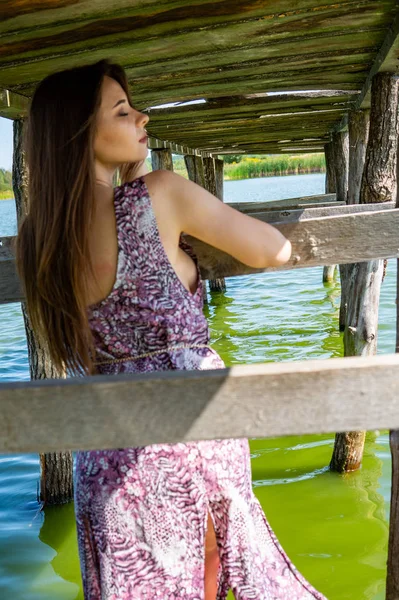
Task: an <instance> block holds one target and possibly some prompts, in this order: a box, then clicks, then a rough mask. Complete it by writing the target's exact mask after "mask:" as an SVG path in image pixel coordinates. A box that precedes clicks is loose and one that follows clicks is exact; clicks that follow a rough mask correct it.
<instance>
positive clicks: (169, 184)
mask: <svg viewBox="0 0 399 600" xmlns="http://www.w3.org/2000/svg"><path fill="white" fill-rule="evenodd" d="M142 178H143V180H144V181H145V183H146V185H147V187H148V189H149V190H150V192H151V188H152V189H153V190H154V191H157V190H158V189H162V191H163V192H164V193H165V192H167V191H168V190H173V189H174V187H175V186H176V185H179V181H180V180H182V179H183V180H184V178H183V177H181V176H180V175H177V174H176V173H173V171H166V170H164V169H158V170H156V171H151V173H147V174H146V175H143V176H142Z"/></svg>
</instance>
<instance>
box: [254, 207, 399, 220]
mask: <svg viewBox="0 0 399 600" xmlns="http://www.w3.org/2000/svg"><path fill="white" fill-rule="evenodd" d="M394 208H395V202H383V203H381V204H352V205H349V204H345V203H344V202H334V203H332V202H331V203H330V204H329V205H322V206H317V208H294V209H285V210H279V209H275V210H261V211H259V212H258V211H254V212H252V211H250V212H248V214H249V215H250V216H251V217H255V218H256V219H259V220H260V221H263V222H265V223H273V225H274V224H275V223H281V224H283V223H297V222H298V221H306V220H307V219H319V218H320V217H337V216H339V215H354V214H356V213H363V212H377V211H381V210H392V209H394Z"/></svg>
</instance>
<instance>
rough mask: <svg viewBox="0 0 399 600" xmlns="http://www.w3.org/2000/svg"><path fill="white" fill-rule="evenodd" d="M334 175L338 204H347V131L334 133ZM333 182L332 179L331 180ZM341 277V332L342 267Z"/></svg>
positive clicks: (342, 317) (342, 310)
mask: <svg viewBox="0 0 399 600" xmlns="http://www.w3.org/2000/svg"><path fill="white" fill-rule="evenodd" d="M331 155H332V158H333V165H334V169H333V170H334V173H335V190H336V200H337V202H345V203H346V200H347V197H348V165H349V136H348V132H347V131H340V132H336V133H333V136H332V150H331ZM330 180H331V179H330ZM339 272H340V277H341V306H340V311H339V328H340V331H343V330H344V327H345V308H346V304H347V302H346V286H345V285H344V281H345V273H344V270H343V268H342V266H341V265H340V267H339Z"/></svg>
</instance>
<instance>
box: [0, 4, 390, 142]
mask: <svg viewBox="0 0 399 600" xmlns="http://www.w3.org/2000/svg"><path fill="white" fill-rule="evenodd" d="M39 4H40V7H39ZM55 4H56V5H55ZM395 7H396V1H395V0H378V1H377V0H371V1H370V2H366V3H361V6H360V5H359V6H358V5H357V4H356V3H353V2H349V3H348V2H339V3H337V2H334V1H333V0H328V1H326V2H324V3H323V5H319V4H317V3H316V2H315V1H314V0H300V1H299V2H297V3H296V4H295V7H293V6H292V2H290V1H289V0H279V1H278V2H275V3H269V4H268V3H266V4H265V3H259V2H257V3H256V2H255V3H254V2H252V3H249V4H248V2H246V1H245V0H237V1H236V0H235V1H234V2H232V3H227V4H226V2H222V1H218V2H216V3H215V2H211V0H198V2H197V3H196V5H195V6H192V5H188V4H187V3H186V2H184V1H183V0H175V1H174V2H173V3H171V2H170V1H167V0H159V2H157V3H154V2H153V1H152V0H145V1H138V0H133V1H128V0H115V2H114V3H113V4H112V7H110V6H109V5H107V6H106V3H105V1H104V0H82V1H81V2H76V1H75V0H61V1H60V2H58V3H54V0H44V1H43V2H40V3H38V2H37V1H35V2H31V3H22V4H21V2H19V1H18V0H10V1H9V2H8V3H7V4H6V5H5V6H4V7H2V9H1V12H0V14H2V15H4V18H2V19H1V24H0V35H1V38H2V46H1V48H0V85H1V86H2V87H3V88H8V89H10V90H11V91H12V92H18V93H21V94H24V95H26V96H31V95H32V93H33V91H34V89H35V86H36V84H37V82H38V81H40V80H41V79H42V78H43V77H44V76H46V75H48V74H49V73H51V72H54V71H57V70H60V69H64V68H68V67H71V66H75V65H81V64H87V63H91V62H94V61H95V60H98V59H100V58H104V56H109V57H111V58H112V59H113V60H115V61H117V62H120V63H121V64H122V65H123V66H125V67H126V69H127V74H128V78H129V83H130V85H131V88H132V91H133V98H134V102H135V105H137V106H138V107H139V108H148V107H150V106H154V104H157V103H158V104H161V103H162V104H164V103H168V102H174V101H182V100H190V101H191V100H195V99H202V98H205V99H206V100H207V101H209V100H212V99H216V100H217V99H218V98H219V97H223V98H226V97H228V96H234V97H237V96H238V97H239V98H241V104H240V106H239V107H238V109H237V111H236V114H234V109H233V103H231V104H230V106H225V107H223V106H221V105H219V108H218V110H217V114H216V113H215V114H214V115H213V116H212V117H211V118H210V117H209V114H208V113H207V111H209V110H215V108H213V109H212V107H209V106H207V105H205V106H204V114H203V116H202V117H201V111H200V110H199V112H198V114H197V122H196V124H195V125H194V124H193V123H190V122H189V119H188V117H187V119H186V120H184V115H183V114H182V116H181V117H180V124H179V123H177V122H174V120H173V118H169V122H167V123H166V122H165V114H166V113H164V116H163V117H161V115H159V118H160V120H159V122H158V123H157V121H156V118H157V115H155V114H154V121H153V123H152V124H150V133H151V134H152V135H153V136H154V137H158V138H161V139H167V140H168V141H169V142H171V143H174V144H176V145H178V146H179V145H186V146H189V147H190V148H197V149H199V150H200V151H203V152H211V153H212V152H215V153H216V149H220V147H222V149H224V150H232V149H233V148H234V147H236V148H237V146H235V144H237V143H238V144H239V146H238V147H239V151H240V152H262V151H263V152H269V153H270V152H285V151H287V152H299V151H300V150H301V149H302V150H303V148H300V143H301V142H303V141H304V139H305V138H309V137H312V138H315V139H314V142H315V144H314V146H313V148H316V150H321V145H322V143H324V142H326V141H327V135H328V132H329V130H330V128H331V127H333V126H334V124H335V123H336V121H337V117H339V119H341V116H342V114H343V113H344V112H345V111H347V110H348V109H349V107H350V103H351V102H353V101H354V99H355V98H354V97H355V95H356V94H357V93H358V92H359V91H360V90H361V89H362V86H364V84H365V80H366V78H367V74H368V71H369V65H370V64H372V63H373V61H374V62H375V61H376V60H377V59H378V56H382V54H381V51H380V55H378V52H379V50H380V48H381V44H383V42H384V38H385V37H386V32H387V29H388V27H389V26H390V25H391V22H392V19H393V15H394V10H395ZM39 8H40V10H39ZM211 8H212V10H210V9H211ZM132 56H134V57H135V60H134V61H133V60H132ZM396 57H397V53H396V50H395V51H393V52H392V51H391V56H390V59H389V60H390V62H391V63H392V64H394V61H395V58H396ZM384 60H385V59H384ZM298 88H299V89H304V90H308V91H310V90H315V89H318V90H320V89H322V88H325V90H328V91H326V92H325V93H326V95H328V94H331V93H332V92H331V90H337V92H338V94H339V95H341V96H342V97H343V98H342V99H338V97H337V101H336V102H332V97H331V100H328V101H327V102H326V103H325V104H324V107H323V103H324V100H323V101H321V100H320V103H319V100H318V99H317V98H316V97H315V95H313V97H312V96H311V95H309V98H308V100H304V101H303V103H302V105H301V106H299V105H297V107H296V108H295V109H292V111H291V112H288V114H287V111H286V110H285V109H283V110H282V111H281V112H279V111H278V107H277V109H272V108H271V105H270V106H269V109H268V108H266V110H265V112H263V113H259V110H258V114H255V113H256V110H257V109H255V112H253V110H252V109H253V107H251V106H250V107H249V109H248V111H246V110H244V106H245V102H243V101H244V100H248V104H249V105H250V104H255V103H254V102H253V98H250V96H254V95H264V94H265V90H267V91H268V92H271V91H278V92H281V91H287V90H295V89H296V90H297V89H298ZM345 91H348V92H351V91H353V94H352V95H351V94H345V93H344V92H345ZM265 104H267V102H266V101H265ZM282 104H283V102H282V100H281V105H282ZM287 106H288V104H287ZM287 106H286V108H287ZM258 108H259V107H258ZM251 110H252V112H251ZM325 111H327V112H325ZM331 111H336V112H331ZM301 113H303V115H301ZM0 114H1V109H0ZM207 115H208V116H207ZM307 115H308V116H307ZM312 115H313V118H312ZM284 117H286V118H287V119H288V120H287V123H286V126H285V129H284V128H280V124H281V125H283V122H282V119H283V120H284ZM291 117H292V118H291ZM302 117H303V118H302ZM161 119H162V121H161ZM246 119H247V120H249V121H250V122H246ZM257 120H258V122H256V121H257ZM262 121H268V122H269V124H268V125H266V124H265V123H262ZM302 121H303V122H302ZM179 125H180V127H179ZM269 125H270V126H269ZM167 126H169V130H168V128H167ZM287 137H288V138H289V139H292V141H293V145H292V149H291V148H287V149H282V148H281V149H280V148H279V146H277V142H278V141H280V140H282V139H284V138H287ZM316 142H318V144H316ZM236 151H237V150H236ZM184 154H187V152H184Z"/></svg>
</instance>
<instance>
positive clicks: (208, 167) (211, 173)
mask: <svg viewBox="0 0 399 600" xmlns="http://www.w3.org/2000/svg"><path fill="white" fill-rule="evenodd" d="M202 161H203V168H204V182H205V188H206V189H207V190H208V192H210V193H211V194H213V195H214V196H217V197H218V198H220V196H219V194H218V192H219V190H220V174H219V175H218V177H219V179H218V181H217V180H216V167H215V160H214V159H213V158H203V159H202ZM219 162H220V161H219ZM221 162H222V163H223V161H221ZM222 174H223V172H222ZM222 184H223V180H222ZM222 190H223V186H222ZM220 200H222V201H223V193H222V197H221V198H220ZM209 291H211V292H225V291H226V282H225V280H224V278H223V277H220V278H218V279H210V280H209Z"/></svg>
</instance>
